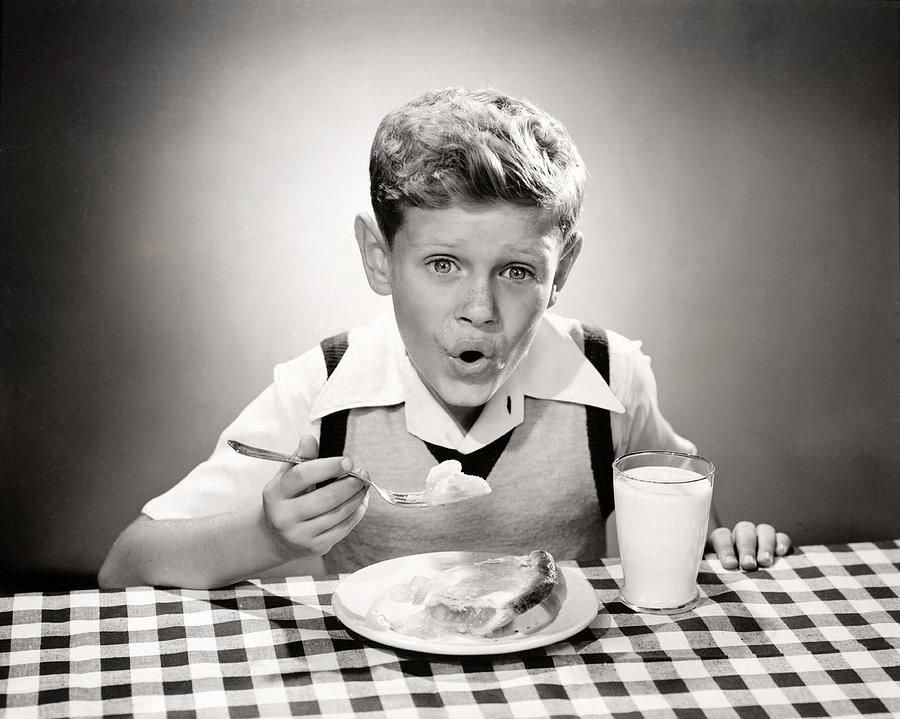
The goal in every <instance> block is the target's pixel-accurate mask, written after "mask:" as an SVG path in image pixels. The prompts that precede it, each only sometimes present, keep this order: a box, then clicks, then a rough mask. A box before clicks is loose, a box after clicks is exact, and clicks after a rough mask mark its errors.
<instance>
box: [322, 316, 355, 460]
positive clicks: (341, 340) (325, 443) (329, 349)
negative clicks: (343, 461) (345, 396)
mask: <svg viewBox="0 0 900 719" xmlns="http://www.w3.org/2000/svg"><path fill="white" fill-rule="evenodd" d="M319 346H320V347H321V348H322V356H323V358H324V359H325V371H326V373H327V375H328V377H331V375H332V374H333V373H334V370H335V368H337V366H338V362H340V361H341V358H342V357H343V356H344V352H346V351H347V346H348V343H347V333H346V332H341V333H340V334H336V335H333V336H331V337H327V338H325V339H324V340H322V341H321V342H320V343H319ZM349 415H350V410H349V409H343V410H341V411H339V412H334V413H332V414H327V415H325V416H324V417H322V424H321V426H320V429H319V456H320V457H340V456H341V455H342V454H343V453H344V440H345V438H346V436H347V417H348V416H349Z"/></svg>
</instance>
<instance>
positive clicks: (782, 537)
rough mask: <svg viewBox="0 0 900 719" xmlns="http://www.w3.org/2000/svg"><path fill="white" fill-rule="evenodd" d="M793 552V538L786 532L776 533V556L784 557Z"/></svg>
mask: <svg viewBox="0 0 900 719" xmlns="http://www.w3.org/2000/svg"><path fill="white" fill-rule="evenodd" d="M790 551H791V538H790V537H789V536H788V535H786V534H785V533H784V532H775V554H776V556H779V557H783V556H784V555H785V554H788V553H789V552H790Z"/></svg>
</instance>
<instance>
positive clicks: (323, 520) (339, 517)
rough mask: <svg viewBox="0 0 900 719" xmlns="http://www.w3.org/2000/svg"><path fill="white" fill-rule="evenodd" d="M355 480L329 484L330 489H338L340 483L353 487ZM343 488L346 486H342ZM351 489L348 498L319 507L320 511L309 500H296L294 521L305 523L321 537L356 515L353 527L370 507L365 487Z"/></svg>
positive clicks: (313, 535) (311, 534)
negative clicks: (355, 489)
mask: <svg viewBox="0 0 900 719" xmlns="http://www.w3.org/2000/svg"><path fill="white" fill-rule="evenodd" d="M355 482H356V480H352V479H347V480H344V479H342V480H339V482H336V483H335V484H334V485H329V487H328V489H329V492H331V491H334V490H337V489H338V487H337V485H338V484H342V485H343V484H346V485H347V487H352V486H354V483H355ZM357 484H358V483H357ZM341 489H342V490H343V489H345V488H343V487H342V488H341ZM349 491H350V492H351V493H350V494H348V495H347V496H346V498H340V499H338V501H337V502H335V503H331V504H328V505H327V506H322V507H319V508H318V511H317V510H316V509H314V508H313V506H312V504H311V503H309V502H301V501H296V502H295V508H296V512H297V513H296V515H295V517H294V522H295V523H296V524H303V525H304V526H305V527H306V531H307V532H308V533H309V535H310V536H312V537H320V538H321V536H322V535H324V534H326V533H327V532H329V531H331V530H333V529H334V528H335V527H337V526H339V525H343V524H344V523H345V522H347V521H348V520H350V519H352V518H353V517H356V519H355V521H353V523H352V524H351V525H350V529H352V528H353V527H354V526H356V523H357V522H358V521H359V520H360V519H362V515H363V514H364V513H365V508H366V507H368V493H367V492H366V489H365V488H363V489H359V490H357V491H355V492H353V491H352V489H350V490H349ZM304 499H306V498H304ZM317 504H318V503H317ZM348 531H349V530H348Z"/></svg>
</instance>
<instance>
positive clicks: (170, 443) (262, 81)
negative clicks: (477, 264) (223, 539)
mask: <svg viewBox="0 0 900 719" xmlns="http://www.w3.org/2000/svg"><path fill="white" fill-rule="evenodd" d="M3 7H4V17H3V21H4V22H3V72H2V83H3V84H2V145H3V172H4V180H3V219H4V229H3V286H2V294H0V297H2V309H3V313H2V317H3V329H2V343H3V371H4V376H3V389H4V402H3V427H2V441H3V452H4V454H3V458H2V463H0V468H2V472H3V497H2V502H0V527H2V535H0V537H2V540H0V541H2V543H3V544H2V550H0V562H2V563H3V565H4V567H3V570H2V575H3V577H4V578H5V582H6V583H7V584H10V583H14V584H15V586H18V587H24V586H26V585H28V584H29V583H30V584H34V583H35V581H36V580H34V579H32V578H31V576H30V574H29V573H30V572H44V571H60V572H72V573H74V574H75V575H78V574H79V573H80V574H83V575H90V574H92V573H94V572H95V571H96V569H97V567H98V566H99V564H100V562H101V561H102V559H103V557H104V555H105V552H106V550H107V548H108V547H109V545H110V544H111V542H112V541H113V539H114V538H115V536H116V535H117V534H118V532H119V531H121V529H122V528H123V527H124V526H125V525H126V524H127V523H128V522H129V521H131V519H132V518H134V517H135V516H136V515H137V513H138V512H139V511H140V508H141V506H142V504H143V503H144V502H145V501H146V500H147V499H149V498H150V497H152V496H154V495H156V494H158V493H160V492H162V491H164V490H165V489H166V488H167V487H169V486H170V485H171V484H173V483H174V482H176V481H177V480H178V479H180V478H181V477H182V476H183V475H184V474H185V473H186V472H187V471H188V470H189V469H190V468H191V467H192V466H193V465H195V464H196V463H197V462H199V461H201V460H203V458H204V457H205V456H206V455H207V454H208V452H209V451H210V449H211V447H212V444H213V442H214V440H215V438H216V436H217V434H218V433H219V431H220V430H221V429H222V427H224V425H225V424H226V423H227V422H228V421H230V419H231V418H232V417H233V416H234V415H235V414H236V413H237V412H238V411H239V410H240V409H241V407H243V406H244V405H245V404H246V403H247V402H248V401H249V400H250V399H251V398H252V397H254V396H255V395H256V394H257V393H258V392H259V391H260V390H262V388H263V387H264V386H265V385H266V384H267V383H268V382H269V381H270V378H271V369H272V366H273V365H274V364H275V363H276V362H278V361H282V360H285V359H288V358H290V357H293V356H294V355H296V354H298V353H300V352H301V351H303V350H305V349H306V348H307V347H309V346H311V345H312V344H314V343H316V342H317V341H318V340H319V339H320V338H321V337H323V336H324V335H325V334H328V333H330V332H333V331H337V330H340V329H344V328H347V327H349V326H352V325H355V324H358V323H361V322H365V321H367V320H368V319H369V318H371V317H372V316H373V315H374V314H375V313H376V312H377V311H378V310H379V309H380V308H382V307H383V306H384V301H383V300H380V299H378V298H375V297H374V295H372V294H371V292H370V291H369V290H368V288H367V287H366V285H365V282H364V278H363V273H362V271H361V268H360V264H359V261H358V258H357V255H356V248H355V245H354V241H353V235H352V219H353V215H354V213H355V212H356V211H357V210H359V209H364V208H367V207H368V196H367V176H366V164H367V152H368V145H369V142H370V140H371V136H372V133H373V131H374V128H375V125H376V124H377V122H378V120H379V119H380V118H381V116H382V115H383V114H384V113H385V112H386V111H387V110H389V109H390V108H392V107H393V106H395V105H397V104H399V103H400V102H402V101H404V100H406V99H408V98H410V97H412V96H414V95H417V94H419V93H420V92H422V91H423V90H425V89H428V88H432V87H440V86H446V85H455V84H461V85H470V86H494V87H497V88H499V89H502V90H504V91H507V92H510V93H513V94H517V95H524V96H526V97H529V98H530V99H532V100H534V101H535V102H538V103H539V104H541V105H543V106H544V107H546V108H547V109H548V110H550V111H551V112H552V113H553V114H555V115H556V116H558V117H559V118H560V119H562V120H563V121H564V122H565V123H566V124H567V125H568V127H569V129H570V131H571V133H572V135H573V136H574V138H575V139H576V142H577V143H578V144H579V147H580V149H581V151H582V154H583V155H584V157H585V160H586V162H587V164H588V167H589V170H590V173H591V177H590V181H589V187H588V195H587V200H586V206H585V217H584V232H585V236H586V244H587V246H586V249H585V251H584V253H583V254H582V257H581V259H580V260H579V263H578V265H577V266H576V268H575V270H574V274H573V277H572V279H571V282H570V285H569V286H568V287H567V288H566V290H565V292H564V293H563V298H562V301H561V303H560V304H559V305H558V309H559V310H560V311H561V312H563V313H566V314H571V315H575V316H579V317H581V318H583V319H585V320H588V321H591V322H594V323H598V324H601V325H603V326H606V327H609V328H611V329H614V330H617V331H619V332H621V333H623V334H625V335H627V336H629V337H632V338H635V339H641V340H643V341H644V349H645V351H646V352H648V353H649V354H650V355H651V356H652V357H653V362H654V368H655V370H656V373H657V378H658V380H659V385H660V398H661V403H662V407H663V410H664V412H665V413H666V415H667V416H668V417H669V418H670V419H671V420H672V422H673V423H674V424H675V426H676V428H677V429H678V430H679V431H680V432H681V433H682V434H684V435H686V436H688V437H690V438H691V439H693V440H694V441H695V442H696V443H697V445H698V446H699V448H700V450H701V452H703V453H704V454H706V455H707V456H708V457H710V458H711V459H712V460H713V461H714V462H715V463H716V465H717V466H718V469H719V474H718V479H717V484H716V490H715V494H716V503H717V505H718V506H719V510H720V512H721V514H722V515H723V516H724V518H725V519H726V520H727V521H729V522H733V521H735V520H736V519H739V518H748V519H751V520H757V521H758V520H763V519H766V520H769V521H772V522H773V523H775V524H776V525H778V526H779V527H780V528H784V529H786V530H787V531H789V532H790V533H791V534H792V535H793V537H794V539H795V540H796V541H797V542H800V543H819V542H842V541H853V540H869V539H879V538H892V537H898V536H900V527H898V519H897V517H898V516H900V506H898V505H900V503H898V491H897V483H898V479H900V459H898V452H897V450H898V441H897V439H898V436H900V414H898V404H900V402H898V400H900V396H898V394H900V393H898V380H897V375H898V369H900V362H898V359H900V349H898V348H900V322H898V305H900V282H898V203H897V194H898V183H897V174H898V161H897V157H898V146H897V129H898V123H897V110H898V98H897V80H898V72H897V62H898V61H897V57H898V55H897V50H898V39H897V15H898V5H897V4H896V3H893V2H884V3H879V2H864V3H862V2H821V1H813V2H810V1H808V0H803V1H800V2H796V1H791V0H787V1H782V2H777V3H773V2H729V1H722V0H715V1H714V0H705V1H699V0H692V1H678V2H663V1H662V0H658V1H649V0H617V1H608V2H589V1H579V2H544V1H538V0H525V1H522V2H498V1H496V0H495V1H493V2H485V1H484V0H470V1H463V2H458V1H454V2H446V1H442V2H416V3H413V2H372V3H368V2H349V1H344V2H334V3H329V2H318V1H315V2H309V1H304V0H297V1H296V2H234V1H223V0H203V1H197V0H194V1H189V2H181V1H175V0H159V1H155V2H151V1H149V0H143V1H132V2H119V1H117V0H100V1H98V2H55V3H48V2H26V1H25V0H12V1H10V0H7V2H5V3H4V6H3ZM17 578H18V579H17ZM77 579H78V578H77V576H76V577H73V581H77Z"/></svg>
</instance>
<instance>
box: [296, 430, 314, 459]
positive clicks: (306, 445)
mask: <svg viewBox="0 0 900 719" xmlns="http://www.w3.org/2000/svg"><path fill="white" fill-rule="evenodd" d="M294 456H295V457H298V458H299V459H315V458H316V457H318V456H319V443H318V442H317V441H316V438H315V437H313V436H312V435H310V434H305V435H303V436H302V437H301V438H300V444H298V445H297V451H296V452H294Z"/></svg>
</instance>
